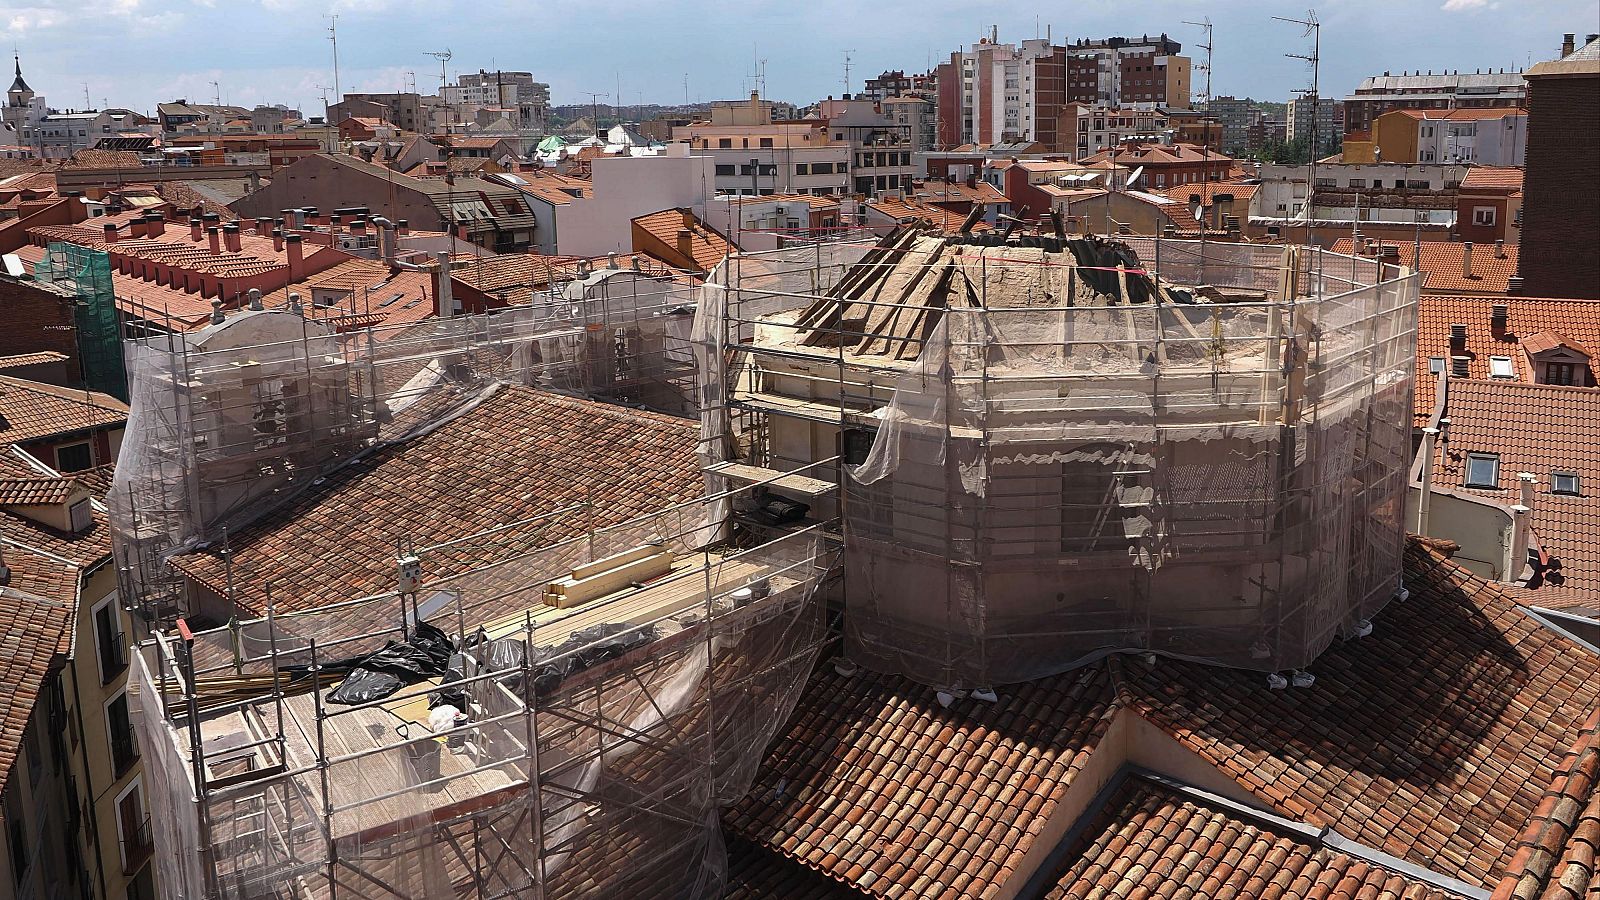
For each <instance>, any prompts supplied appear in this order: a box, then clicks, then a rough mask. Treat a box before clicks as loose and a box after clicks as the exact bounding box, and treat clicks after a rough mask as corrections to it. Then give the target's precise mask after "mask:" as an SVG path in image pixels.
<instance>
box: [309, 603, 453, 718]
mask: <svg viewBox="0 0 1600 900" xmlns="http://www.w3.org/2000/svg"><path fill="white" fill-rule="evenodd" d="M454 652H455V644H454V643H452V642H451V640H450V636H449V635H447V634H445V633H444V632H443V631H441V630H439V629H438V628H435V627H434V626H432V625H429V624H428V623H427V622H419V623H417V626H416V628H415V629H413V631H412V634H411V640H409V641H403V642H402V641H390V642H389V643H387V644H385V645H384V646H383V649H381V650H377V651H375V652H373V653H369V654H367V655H366V656H361V657H353V658H351V659H345V660H338V661H336V662H332V663H328V664H326V665H324V666H323V667H322V668H323V671H325V672H326V671H335V672H336V671H340V670H341V669H343V670H346V671H348V672H349V674H348V675H346V676H345V678H344V681H342V682H340V683H339V686H338V687H336V688H334V689H333V690H332V691H331V692H329V694H328V702H329V703H342V704H345V705H354V704H357V703H371V702H372V701H374V700H382V699H383V698H385V697H387V696H389V695H390V694H393V693H394V692H395V691H398V690H400V689H401V688H403V687H405V686H407V685H411V684H419V683H421V682H423V681H427V680H428V679H429V678H436V677H438V676H441V675H443V674H444V673H445V670H446V668H447V667H448V666H449V664H450V656H451V654H452V653H454Z"/></svg>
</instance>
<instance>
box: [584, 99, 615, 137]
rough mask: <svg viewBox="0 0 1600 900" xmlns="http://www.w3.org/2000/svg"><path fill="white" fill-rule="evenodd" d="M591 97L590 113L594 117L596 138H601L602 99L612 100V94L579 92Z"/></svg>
mask: <svg viewBox="0 0 1600 900" xmlns="http://www.w3.org/2000/svg"><path fill="white" fill-rule="evenodd" d="M579 93H582V94H588V95H589V111H590V112H591V113H592V114H593V115H594V136H595V137H599V136H600V98H601V97H604V98H606V99H607V100H609V99H611V95H610V94H599V93H596V92H594V91H579Z"/></svg>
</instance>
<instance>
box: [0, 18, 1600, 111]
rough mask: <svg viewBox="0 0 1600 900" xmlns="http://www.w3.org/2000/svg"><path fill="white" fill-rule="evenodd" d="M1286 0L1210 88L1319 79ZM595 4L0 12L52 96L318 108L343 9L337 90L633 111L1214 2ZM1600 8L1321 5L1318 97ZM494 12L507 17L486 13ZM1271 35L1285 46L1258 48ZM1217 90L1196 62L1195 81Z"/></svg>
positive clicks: (1193, 49)
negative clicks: (541, 91) (485, 92)
mask: <svg viewBox="0 0 1600 900" xmlns="http://www.w3.org/2000/svg"><path fill="white" fill-rule="evenodd" d="M1278 6H1281V7H1282V8H1281V9H1280V8H1275V7H1274V8H1267V9H1263V8H1260V7H1259V6H1255V5H1251V4H1222V5H1220V6H1218V7H1216V8H1214V9H1211V10H1209V13H1210V18H1211V20H1212V22H1213V23H1214V25H1215V33H1214V38H1213V43H1214V45H1215V48H1216V49H1215V52H1216V57H1215V61H1214V71H1213V73H1212V94H1213V95H1215V96H1225V95H1233V96H1251V97H1254V98H1256V99H1261V100H1272V101H1279V102H1281V101H1283V100H1286V99H1288V98H1289V96H1290V94H1291V93H1292V92H1293V91H1295V90H1298V89H1301V88H1304V87H1305V86H1306V85H1307V84H1308V83H1309V73H1308V72H1307V70H1306V64H1305V63H1304V62H1302V61H1299V60H1296V59H1291V58H1288V57H1285V56H1283V55H1282V54H1285V53H1295V52H1303V51H1304V50H1305V49H1306V48H1307V46H1308V43H1309V38H1305V37H1303V36H1302V34H1301V33H1300V31H1299V29H1297V28H1296V27H1295V26H1293V25H1290V24H1286V23H1284V22H1280V21H1274V20H1273V19H1272V16H1273V15H1282V16H1286V17H1303V16H1304V13H1305V11H1304V10H1302V9H1299V8H1298V7H1291V6H1289V5H1287V4H1279V5H1278ZM589 9H590V12H591V14H590V15H586V16H584V17H582V19H581V22H582V23H583V27H577V26H575V25H573V24H572V20H571V19H563V20H562V21H559V22H558V23H557V27H555V28H550V27H549V22H548V20H549V19H550V18H551V17H549V16H548V15H542V14H537V13H533V12H529V11H525V10H519V9H505V10H498V11H495V12H493V13H492V14H491V15H489V16H474V17H472V18H466V17H463V18H460V19H455V20H451V19H449V18H446V20H445V21H443V22H440V21H437V20H438V19H439V18H440V17H441V13H440V12H439V11H438V9H437V8H433V7H427V6H424V5H423V4H420V3H415V2H409V0H404V2H392V0H354V2H341V3H335V4H332V5H331V6H326V5H324V4H317V3H302V2H299V0H265V2H262V3H259V4H258V3H245V4H230V5H228V6H227V7H226V8H224V7H219V6H217V5H216V4H215V2H214V0H193V2H184V3H173V2H162V0H107V2H95V3H90V4H87V5H75V6H69V5H67V4H64V3H58V2H54V0H32V2H30V4H29V5H7V6H4V7H0V23H3V26H4V29H5V32H4V34H5V38H6V39H8V40H9V41H10V43H11V44H12V45H13V46H14V48H15V51H16V52H17V53H19V54H20V55H21V57H22V67H23V72H24V74H25V75H26V76H27V77H28V79H29V83H30V84H31V85H32V86H33V87H34V89H35V90H36V91H38V92H39V93H41V94H43V95H44V96H45V97H46V98H47V99H48V101H49V102H50V104H51V105H52V106H53V107H56V108H60V109H68V108H83V107H84V106H86V105H87V106H91V107H101V106H111V107H127V108H130V109H134V110H138V111H141V112H146V113H152V112H153V111H154V107H155V104H156V103H158V102H165V101H170V100H175V99H179V98H185V99H188V100H190V101H191V102H195V103H209V102H213V100H216V99H220V100H221V101H222V102H224V103H232V104H237V105H240V106H246V107H250V106H254V105H257V104H274V103H283V104H287V105H289V106H298V107H299V108H300V109H302V110H303V111H304V112H306V113H307V114H308V115H320V114H321V112H322V103H323V99H322V98H323V96H324V94H325V93H326V95H327V96H328V98H329V101H330V102H332V100H333V99H335V98H334V93H335V92H334V87H335V77H334V71H333V53H332V47H331V45H330V43H329V41H328V37H329V34H328V26H329V24H330V20H329V19H328V18H327V16H328V15H330V14H332V15H337V16H338V17H339V18H338V20H337V26H338V38H339V77H338V79H337V86H338V88H339V90H340V91H341V92H343V93H350V92H356V91H369V92H372V91H397V90H407V89H410V87H411V85H413V84H415V86H416V89H417V90H418V91H419V92H421V93H424V94H427V93H434V92H436V91H437V89H438V87H439V74H440V73H439V65H438V60H437V59H436V58H434V57H433V56H430V55H429V52H430V51H441V50H444V49H447V48H448V49H450V50H451V51H452V59H451V60H450V62H449V64H448V68H447V72H448V80H449V81H450V82H451V83H454V81H455V78H456V76H457V75H458V74H460V73H462V72H476V71H478V70H479V69H487V70H490V71H493V70H494V69H495V68H497V67H498V68H504V69H507V70H521V71H530V72H532V73H533V74H534V76H535V78H537V79H539V80H541V81H545V82H548V83H549V84H550V85H551V95H552V101H553V102H554V103H555V104H557V105H565V104H577V103H588V102H591V92H594V93H598V94H599V95H600V96H599V98H598V99H599V101H600V102H601V103H603V104H616V105H619V106H624V107H626V106H634V105H640V104H660V105H675V104H679V103H683V102H684V101H685V99H686V98H687V100H688V101H689V102H694V103H699V102H709V101H712V100H718V99H729V98H734V97H739V96H743V95H744V94H745V93H747V92H748V91H749V90H751V89H752V87H753V86H754V85H753V82H754V80H755V79H754V78H753V73H754V72H755V71H756V70H757V67H758V66H762V67H763V68H764V76H765V77H764V82H765V86H766V91H765V95H766V96H768V97H771V98H773V99H777V100H785V101H789V102H794V103H798V104H802V105H803V104H807V103H810V102H813V101H816V100H819V99H822V98H824V97H827V96H830V95H831V96H838V95H839V94H841V93H843V92H844V88H845V80H844V77H845V52H846V51H849V52H850V57H851V66H850V86H851V88H852V90H859V89H860V87H861V84H862V82H863V80H864V79H866V78H869V77H872V76H874V75H876V74H878V73H879V72H881V71H884V70H891V69H902V70H905V71H907V72H921V71H925V70H926V69H928V68H929V67H931V66H934V65H937V64H938V63H939V62H940V61H941V60H947V59H948V58H949V54H950V52H952V51H954V50H957V49H959V48H961V47H963V46H969V45H970V44H972V43H973V42H975V41H976V40H978V39H979V38H980V37H981V36H982V35H985V34H987V33H989V31H990V28H991V27H992V28H995V29H997V30H998V34H999V38H1000V41H1001V42H1020V41H1021V40H1024V39H1027V38H1031V37H1033V36H1034V35H1035V34H1036V33H1037V34H1038V35H1039V36H1044V35H1045V34H1046V33H1047V31H1048V33H1049V34H1050V36H1051V37H1052V38H1053V39H1054V40H1056V41H1057V42H1060V41H1063V40H1065V41H1069V42H1070V41H1075V40H1078V39H1081V38H1091V39H1093V38H1103V37H1109V36H1113V35H1124V36H1130V37H1136V36H1138V35H1141V34H1146V33H1148V34H1151V35H1154V34H1158V33H1161V32H1163V31H1165V32H1166V33H1167V34H1168V35H1169V36H1170V37H1172V38H1173V39H1174V40H1177V41H1179V42H1180V43H1182V44H1183V53H1184V55H1187V56H1189V57H1191V58H1192V59H1194V60H1195V62H1196V63H1197V64H1198V63H1199V62H1200V61H1201V57H1202V55H1203V51H1201V50H1200V48H1199V47H1198V46H1197V45H1198V43H1199V42H1200V40H1202V39H1203V38H1202V35H1203V32H1202V31H1201V29H1199V28H1198V27H1195V26H1192V25H1187V24H1185V23H1184V20H1185V19H1188V20H1191V21H1192V20H1195V19H1196V18H1197V16H1198V15H1199V14H1198V13H1196V12H1194V10H1193V9H1192V8H1189V7H1185V6H1182V5H1180V4H1176V3H1150V4H1144V5H1142V6H1141V7H1140V8H1139V9H1138V10H1137V12H1136V13H1133V14H1128V13H1126V12H1118V10H1117V8H1114V7H1113V6H1112V5H1111V4H1108V3H1094V4H1086V5H1083V6H1080V7H1077V8H1075V9H1074V10H1073V11H1072V13H1071V14H1070V15H1067V14H1063V15H1062V16H1060V17H1059V19H1058V20H1056V21H1047V20H1046V18H1045V17H1042V16H1039V17H1036V16H1034V15H1033V14H1031V13H1025V12H1015V13H1005V14H999V15H996V14H993V13H991V14H974V13H973V12H971V11H970V10H968V9H966V8H964V7H958V6H957V5H956V4H954V3H944V2H936V3H932V4H927V3H923V4H918V5H916V6H912V5H910V4H903V3H888V4H879V5H876V6H874V7H873V8H872V9H871V10H868V11H866V12H865V13H864V14H863V13H861V12H860V11H859V10H855V9H854V8H852V7H849V6H847V5H845V4H842V3H836V2H833V0H825V2H823V3H821V4H820V5H819V4H811V5H808V6H807V7H806V8H805V9H804V10H803V16H802V13H801V12H794V11H791V9H790V8H786V7H784V8H780V7H777V6H776V5H765V6H758V7H756V8H753V9H752V8H750V7H745V6H741V7H737V8H736V7H733V6H732V5H726V6H723V5H716V6H712V7H708V8H705V9H704V10H703V12H701V13H698V14H688V13H690V12H691V10H690V9H689V8H688V7H687V6H685V5H683V4H659V5H646V4H634V3H627V2H620V0H601V2H599V3H596V4H591V5H590V8H589ZM1592 13H1593V10H1592V7H1587V6H1586V4H1583V3H1580V2H1566V0H1560V2H1542V3H1536V4H1528V5H1526V6H1523V7H1519V8H1517V9H1515V10H1513V9H1509V8H1505V7H1503V6H1502V5H1501V4H1500V3H1497V2H1491V0H1446V2H1444V3H1443V4H1442V5H1441V4H1438V3H1432V2H1429V3H1404V4H1399V5H1388V4H1386V5H1381V6H1380V5H1378V4H1376V3H1372V2H1366V0H1360V2H1350V3H1340V4H1332V5H1325V6H1324V7H1322V8H1319V9H1318V10H1317V14H1318V16H1319V18H1320V19H1321V21H1322V23H1323V28H1322V71H1321V83H1322V85H1323V94H1324V96H1328V97H1333V98H1339V97H1342V96H1344V95H1346V94H1347V93H1349V92H1350V91H1351V90H1353V89H1354V88H1355V86H1356V85H1357V84H1358V83H1359V81H1360V79H1361V78H1363V77H1365V76H1367V75H1372V74H1378V73H1380V72H1383V71H1385V70H1389V71H1396V72H1398V71H1402V70H1414V69H1421V70H1422V71H1428V70H1429V69H1430V68H1431V69H1433V70H1434V71H1442V70H1444V69H1460V70H1464V71H1472V70H1474V69H1478V68H1489V69H1499V68H1505V69H1508V70H1509V69H1512V68H1516V67H1526V66H1527V65H1529V64H1531V63H1536V62H1539V61H1541V60H1543V59H1549V58H1552V57H1553V56H1554V55H1555V53H1556V50H1557V48H1558V46H1559V40H1560V34H1561V32H1563V31H1567V30H1573V31H1577V32H1579V33H1580V34H1582V33H1584V32H1586V31H1587V30H1588V29H1591V28H1594V27H1595V26H1594V25H1593V23H1592V19H1593V15H1592ZM708 19H709V20H710V21H716V22H720V23H722V24H721V25H720V26H719V29H718V30H717V31H716V32H715V33H713V34H711V35H710V36H709V37H708V36H707V35H706V34H705V33H704V32H703V30H702V29H703V26H704V24H705V22H706V21H708ZM1375 22H1381V23H1382V26H1381V27H1374V26H1373V25H1372V24H1371V23H1375ZM490 23H493V24H494V26H495V27H492V28H486V27H484V26H485V25H486V24H490ZM1429 27H1432V28H1440V27H1443V28H1448V29H1450V30H1451V32H1452V34H1451V40H1450V41H1437V42H1423V43H1421V44H1418V42H1416V41H1415V40H1414V36H1415V34H1417V33H1418V31H1419V29H1426V28H1429ZM424 28H425V29H426V30H423V29H424ZM245 29H247V30H248V32H249V33H250V34H253V35H255V36H256V39H255V40H252V41H250V42H248V43H247V45H245V46H239V45H238V44H239V42H236V41H228V40H214V41H209V42H207V41H204V40H200V38H201V36H203V35H219V34H227V33H229V32H230V31H237V30H245ZM541 29H542V30H541ZM791 31H792V32H794V33H796V34H800V33H807V34H809V39H808V40H807V41H805V42H804V44H803V45H802V46H804V47H805V48H806V49H805V52H804V55H802V54H800V53H798V52H796V51H795V50H794V49H793V48H794V46H795V45H794V44H792V43H790V38H789V37H787V36H786V35H788V34H789V33H790V32H791ZM186 38H188V39H191V42H190V43H189V44H188V47H187V49H186V50H185V52H184V53H181V54H175V53H173V52H172V51H171V48H172V46H173V44H174V42H175V41H177V42H183V41H184V40H185V39H186ZM608 41H615V43H614V44H609V45H608ZM1263 46H1267V47H1270V48H1271V49H1272V50H1273V51H1276V52H1270V53H1262V52H1258V49H1257V48H1260V47H1263ZM266 48H272V49H270V50H268V49H266ZM119 50H120V51H121V52H118V51H119ZM763 63H764V65H763ZM1202 84H1203V77H1202V75H1201V73H1200V72H1196V77H1195V83H1194V90H1195V91H1197V92H1198V91H1200V90H1201V87H1202ZM85 100H87V101H89V102H88V103H87V104H86V103H85Z"/></svg>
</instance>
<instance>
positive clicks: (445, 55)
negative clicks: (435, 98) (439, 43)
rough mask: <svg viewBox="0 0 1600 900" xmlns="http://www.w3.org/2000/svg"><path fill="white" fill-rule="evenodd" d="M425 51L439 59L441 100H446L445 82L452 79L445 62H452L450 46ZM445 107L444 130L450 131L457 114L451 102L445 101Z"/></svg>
mask: <svg viewBox="0 0 1600 900" xmlns="http://www.w3.org/2000/svg"><path fill="white" fill-rule="evenodd" d="M424 52H425V53H426V54H427V55H429V56H431V57H433V58H434V59H437V60H438V61H439V100H440V101H441V102H442V101H443V100H444V88H445V84H446V83H447V82H449V80H450V76H449V74H448V73H446V71H445V64H446V63H448V62H450V55H451V54H450V48H449V47H446V48H444V49H443V50H426V51H424ZM444 109H445V124H444V130H445V131H449V130H450V120H451V119H454V118H455V117H456V116H455V108H454V107H452V106H451V105H450V104H448V103H445V104H444Z"/></svg>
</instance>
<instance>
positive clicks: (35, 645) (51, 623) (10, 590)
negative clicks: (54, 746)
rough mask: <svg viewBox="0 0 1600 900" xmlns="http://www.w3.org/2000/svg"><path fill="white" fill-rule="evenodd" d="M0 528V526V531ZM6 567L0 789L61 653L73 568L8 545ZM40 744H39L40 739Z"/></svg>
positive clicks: (72, 603) (0, 600)
mask: <svg viewBox="0 0 1600 900" xmlns="http://www.w3.org/2000/svg"><path fill="white" fill-rule="evenodd" d="M0 533H3V532H0ZM0 554H3V559H4V561H5V564H6V566H7V567H9V568H10V569H11V579H10V583H9V584H8V585H5V586H0V621H3V622H4V623H5V625H4V628H0V679H3V680H4V683H5V686H6V689H5V690H4V691H0V790H4V789H5V787H6V785H7V783H8V782H9V779H10V775H11V767H12V765H13V764H14V763H15V762H16V760H17V752H18V750H19V748H20V747H21V746H22V736H23V732H24V731H25V730H26V729H27V726H28V720H29V717H30V716H32V715H33V708H34V705H35V704H37V703H39V702H40V701H41V700H42V699H43V698H42V697H41V694H43V692H44V686H45V683H46V681H47V679H48V678H49V675H50V672H51V671H52V670H53V669H55V668H56V667H57V666H58V665H59V664H60V663H61V661H62V660H63V659H64V657H65V654H66V649H67V645H68V644H70V641H71V633H72V623H73V611H74V609H75V608H76V600H77V583H78V570H77V569H76V568H75V567H70V566H64V565H62V564H61V563H58V562H56V561H54V560H51V559H49V558H48V557H44V556H40V555H39V554H36V553H31V552H29V551H27V550H23V549H19V548H16V547H13V546H9V545H7V546H5V547H3V548H0ZM40 746H43V745H42V744H41V745H40Z"/></svg>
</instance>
